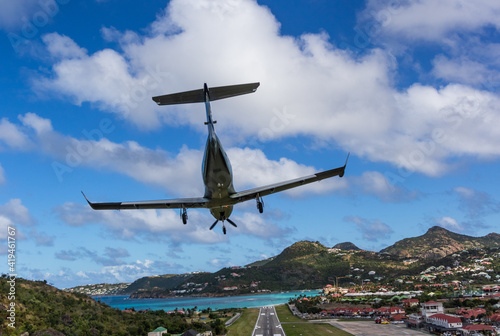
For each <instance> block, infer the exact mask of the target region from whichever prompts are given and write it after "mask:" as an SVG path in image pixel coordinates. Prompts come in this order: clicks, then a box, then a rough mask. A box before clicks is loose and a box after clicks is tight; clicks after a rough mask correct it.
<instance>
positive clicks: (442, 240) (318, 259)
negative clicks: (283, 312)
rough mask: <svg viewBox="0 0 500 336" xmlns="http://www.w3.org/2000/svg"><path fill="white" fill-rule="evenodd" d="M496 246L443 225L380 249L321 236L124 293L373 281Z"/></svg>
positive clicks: (499, 242)
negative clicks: (245, 262)
mask: <svg viewBox="0 0 500 336" xmlns="http://www.w3.org/2000/svg"><path fill="white" fill-rule="evenodd" d="M498 247H500V234H498V233H490V234H488V235H486V236H483V237H472V236H467V235H464V234H459V233H454V232H452V231H449V230H447V229H445V228H442V227H439V226H434V227H431V228H429V229H428V230H427V232H426V233H424V234H423V235H420V236H417V237H411V238H405V239H402V240H400V241H397V242H396V243H394V244H393V245H391V246H388V247H386V248H384V249H383V250H381V251H380V252H373V251H365V250H361V249H359V248H357V247H356V245H354V244H353V243H349V242H346V243H339V244H336V245H335V246H334V247H333V248H328V247H326V246H324V245H323V244H321V243H320V242H318V241H315V242H314V241H298V242H296V243H294V244H292V245H290V246H288V247H286V248H285V249H283V251H282V252H281V253H280V254H278V255H276V256H274V257H271V258H267V259H264V260H259V261H256V262H253V263H250V264H248V265H246V266H244V267H231V268H229V267H228V268H223V269H221V270H219V271H217V272H214V273H208V272H193V273H189V274H180V275H173V274H169V275H163V276H152V277H143V278H140V279H137V280H136V281H135V282H133V283H132V284H131V285H130V286H129V287H128V288H127V289H126V290H125V291H124V292H123V293H124V294H132V293H133V294H134V297H138V298H142V297H144V298H147V297H168V296H172V295H189V294H192V295H209V296H211V295H228V294H231V295H233V294H244V293H250V292H253V291H259V290H262V289H266V290H301V289H311V288H319V287H322V286H323V285H325V284H326V283H332V282H334V281H335V280H336V279H337V278H339V279H342V280H341V281H340V282H352V280H353V279H354V278H356V277H358V278H361V279H371V280H373V281H375V278H376V277H382V278H383V277H397V276H400V275H403V274H408V273H409V274H418V273H420V272H421V271H422V270H424V269H426V268H427V267H429V266H430V265H432V264H433V263H434V262H435V261H437V260H440V259H442V258H445V257H447V256H450V255H452V254H453V253H456V252H459V251H462V250H466V249H478V248H498ZM408 260H411V262H408ZM415 261H418V262H415ZM235 288H236V289H235Z"/></svg>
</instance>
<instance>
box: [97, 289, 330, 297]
mask: <svg viewBox="0 0 500 336" xmlns="http://www.w3.org/2000/svg"><path fill="white" fill-rule="evenodd" d="M289 292H317V293H318V294H320V293H321V292H322V291H321V289H299V290H288V291H285V292H283V291H269V292H265V293H262V292H260V293H243V294H234V295H231V294H225V293H206V295H169V296H161V297H137V298H131V295H133V294H134V293H132V294H101V295H89V296H90V297H91V298H93V299H94V298H100V297H117V296H128V299H130V300H155V299H159V300H163V299H178V298H222V297H239V296H252V295H266V294H267V295H269V294H271V295H272V294H282V293H289Z"/></svg>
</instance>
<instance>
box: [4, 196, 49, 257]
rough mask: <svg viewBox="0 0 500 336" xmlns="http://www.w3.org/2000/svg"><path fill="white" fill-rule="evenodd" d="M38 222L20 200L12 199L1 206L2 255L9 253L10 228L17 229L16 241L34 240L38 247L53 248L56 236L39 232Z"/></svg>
mask: <svg viewBox="0 0 500 336" xmlns="http://www.w3.org/2000/svg"><path fill="white" fill-rule="evenodd" d="M36 225H37V220H36V219H35V218H34V217H33V216H32V215H31V213H30V211H29V209H28V208H27V207H26V206H25V205H24V204H22V201H21V200H20V199H19V198H13V199H10V200H9V201H8V202H7V203H5V204H2V205H0V239H1V240H2V243H1V245H0V254H6V253H7V249H6V246H7V237H8V232H9V230H8V228H9V227H10V228H14V229H15V238H16V240H21V239H32V240H34V241H35V244H36V245H37V246H52V245H53V244H54V238H55V236H51V235H48V234H47V233H45V232H41V231H38V229H37V228H36Z"/></svg>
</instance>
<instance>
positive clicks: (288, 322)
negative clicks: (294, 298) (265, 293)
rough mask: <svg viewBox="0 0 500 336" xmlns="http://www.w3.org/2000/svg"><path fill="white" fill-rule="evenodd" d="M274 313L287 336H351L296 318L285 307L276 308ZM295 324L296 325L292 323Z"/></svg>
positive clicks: (336, 329)
mask: <svg viewBox="0 0 500 336" xmlns="http://www.w3.org/2000/svg"><path fill="white" fill-rule="evenodd" d="M276 313H277V314H278V318H279V319H280V322H281V323H282V324H281V326H282V327H283V330H284V331H285V333H286V335H287V336H300V335H332V336H352V334H349V333H348V332H345V331H343V330H340V329H338V328H336V327H334V326H332V325H329V324H326V323H309V322H306V321H304V320H302V319H300V318H298V317H297V316H294V315H293V314H292V313H291V312H290V310H289V309H288V307H287V305H281V306H277V307H276ZM294 322H296V323H294Z"/></svg>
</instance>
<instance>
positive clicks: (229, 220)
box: [226, 218, 238, 227]
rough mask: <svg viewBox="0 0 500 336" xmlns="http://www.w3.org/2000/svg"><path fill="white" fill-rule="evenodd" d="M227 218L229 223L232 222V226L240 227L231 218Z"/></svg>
mask: <svg viewBox="0 0 500 336" xmlns="http://www.w3.org/2000/svg"><path fill="white" fill-rule="evenodd" d="M226 220H227V221H228V222H229V224H231V225H232V226H234V227H238V226H237V225H236V224H234V222H233V221H232V220H230V219H229V218H226Z"/></svg>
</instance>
